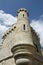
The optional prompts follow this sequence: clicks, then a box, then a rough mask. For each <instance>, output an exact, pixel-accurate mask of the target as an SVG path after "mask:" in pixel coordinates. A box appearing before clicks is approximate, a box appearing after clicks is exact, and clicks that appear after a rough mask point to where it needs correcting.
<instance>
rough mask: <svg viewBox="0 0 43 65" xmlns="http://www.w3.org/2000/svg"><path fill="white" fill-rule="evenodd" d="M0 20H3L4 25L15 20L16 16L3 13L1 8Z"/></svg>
mask: <svg viewBox="0 0 43 65" xmlns="http://www.w3.org/2000/svg"><path fill="white" fill-rule="evenodd" d="M0 20H1V21H3V24H5V25H12V24H13V23H15V21H16V20H17V18H16V17H14V16H12V15H11V14H7V13H5V12H4V11H3V10H0Z"/></svg>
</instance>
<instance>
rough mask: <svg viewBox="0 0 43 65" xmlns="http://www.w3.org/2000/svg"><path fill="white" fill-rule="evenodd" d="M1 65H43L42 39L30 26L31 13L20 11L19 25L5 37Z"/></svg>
mask: <svg viewBox="0 0 43 65" xmlns="http://www.w3.org/2000/svg"><path fill="white" fill-rule="evenodd" d="M2 39H3V41H2V48H1V50H0V65H43V56H42V53H41V45H40V39H39V37H38V35H37V33H36V32H35V31H34V29H33V28H32V27H31V26H30V20H29V13H28V11H27V10H26V9H25V8H21V9H19V10H18V16H17V23H15V24H13V25H12V26H11V28H9V29H8V30H7V31H6V32H5V33H4V36H3V38H2Z"/></svg>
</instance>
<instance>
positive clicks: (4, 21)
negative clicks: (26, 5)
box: [0, 10, 17, 41]
mask: <svg viewBox="0 0 43 65" xmlns="http://www.w3.org/2000/svg"><path fill="white" fill-rule="evenodd" d="M16 21H17V18H16V17H14V16H12V15H11V14H7V13H5V12H4V11H3V10H0V41H1V38H2V36H3V33H4V32H5V31H6V30H7V29H8V26H11V25H12V24H14V23H16Z"/></svg>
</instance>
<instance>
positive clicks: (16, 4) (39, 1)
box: [0, 0, 43, 19]
mask: <svg viewBox="0 0 43 65" xmlns="http://www.w3.org/2000/svg"><path fill="white" fill-rule="evenodd" d="M22 7H24V8H27V9H28V11H29V13H30V19H33V18H36V19H38V17H39V16H40V15H42V14H43V0H0V9H2V10H4V11H5V12H6V13H10V14H12V15H13V16H16V14H17V13H16V12H17V10H18V9H19V8H22Z"/></svg>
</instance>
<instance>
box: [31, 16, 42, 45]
mask: <svg viewBox="0 0 43 65" xmlns="http://www.w3.org/2000/svg"><path fill="white" fill-rule="evenodd" d="M42 18H43V15H42V16H40V18H39V19H38V20H35V19H33V20H32V22H31V26H32V27H33V29H34V30H35V31H36V32H37V33H38V34H39V37H40V43H41V46H43V20H42Z"/></svg>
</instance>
